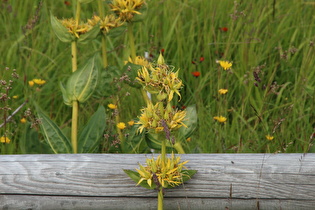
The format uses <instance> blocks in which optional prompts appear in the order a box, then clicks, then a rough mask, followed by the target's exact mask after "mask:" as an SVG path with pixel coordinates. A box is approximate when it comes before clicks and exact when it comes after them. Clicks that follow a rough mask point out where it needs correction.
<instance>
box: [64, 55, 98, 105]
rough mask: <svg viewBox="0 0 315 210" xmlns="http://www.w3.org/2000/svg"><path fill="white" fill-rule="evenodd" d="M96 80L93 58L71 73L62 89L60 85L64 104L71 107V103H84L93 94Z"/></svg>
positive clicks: (96, 71) (96, 70)
mask: <svg viewBox="0 0 315 210" xmlns="http://www.w3.org/2000/svg"><path fill="white" fill-rule="evenodd" d="M97 80H98V68H97V65H96V63H95V56H93V57H92V58H90V59H89V60H88V61H87V62H86V64H85V65H84V66H83V67H82V68H80V69H78V70H77V71H75V72H73V73H72V75H71V76H70V77H69V79H68V81H67V86H66V88H64V87H63V86H62V85H60V87H61V90H62V93H63V98H64V102H65V104H66V105H69V106H71V104H72V101H75V100H77V101H79V102H80V103H84V102H86V101H87V100H88V99H89V97H90V96H91V95H92V94H93V92H94V90H95V87H96V85H97Z"/></svg>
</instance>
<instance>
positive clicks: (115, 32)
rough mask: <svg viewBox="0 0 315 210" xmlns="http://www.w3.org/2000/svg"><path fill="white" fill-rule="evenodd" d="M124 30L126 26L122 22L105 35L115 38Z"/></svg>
mask: <svg viewBox="0 0 315 210" xmlns="http://www.w3.org/2000/svg"><path fill="white" fill-rule="evenodd" d="M126 30H127V26H126V25H125V24H124V25H122V26H119V27H116V28H112V29H110V30H109V32H108V33H106V36H107V37H113V38H116V37H118V36H120V35H122V34H123V33H125V32H126Z"/></svg>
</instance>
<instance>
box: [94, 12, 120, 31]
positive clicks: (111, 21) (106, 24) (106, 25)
mask: <svg viewBox="0 0 315 210" xmlns="http://www.w3.org/2000/svg"><path fill="white" fill-rule="evenodd" d="M97 23H100V29H101V30H102V32H103V33H104V34H107V33H108V32H109V31H110V30H111V29H113V28H118V27H119V26H122V25H123V24H124V22H122V21H121V20H120V18H116V16H115V15H113V14H110V15H106V16H105V17H104V18H103V19H101V18H100V17H99V16H96V15H94V16H93V17H92V19H89V20H88V24H90V25H91V26H92V27H93V26H95V25H96V24H97Z"/></svg>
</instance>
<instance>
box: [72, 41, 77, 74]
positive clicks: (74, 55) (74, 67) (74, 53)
mask: <svg viewBox="0 0 315 210" xmlns="http://www.w3.org/2000/svg"><path fill="white" fill-rule="evenodd" d="M71 57H72V72H75V71H76V70H77V69H78V66H77V65H78V64H77V42H76V41H73V42H71Z"/></svg>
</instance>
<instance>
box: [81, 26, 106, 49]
mask: <svg viewBox="0 0 315 210" xmlns="http://www.w3.org/2000/svg"><path fill="white" fill-rule="evenodd" d="M100 31H101V29H100V24H96V25H95V26H94V27H93V28H92V29H91V30H89V31H88V32H86V33H85V34H82V35H80V38H79V39H78V42H79V43H81V44H87V43H88V42H89V41H91V40H94V39H95V38H96V37H97V35H98V34H100Z"/></svg>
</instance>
